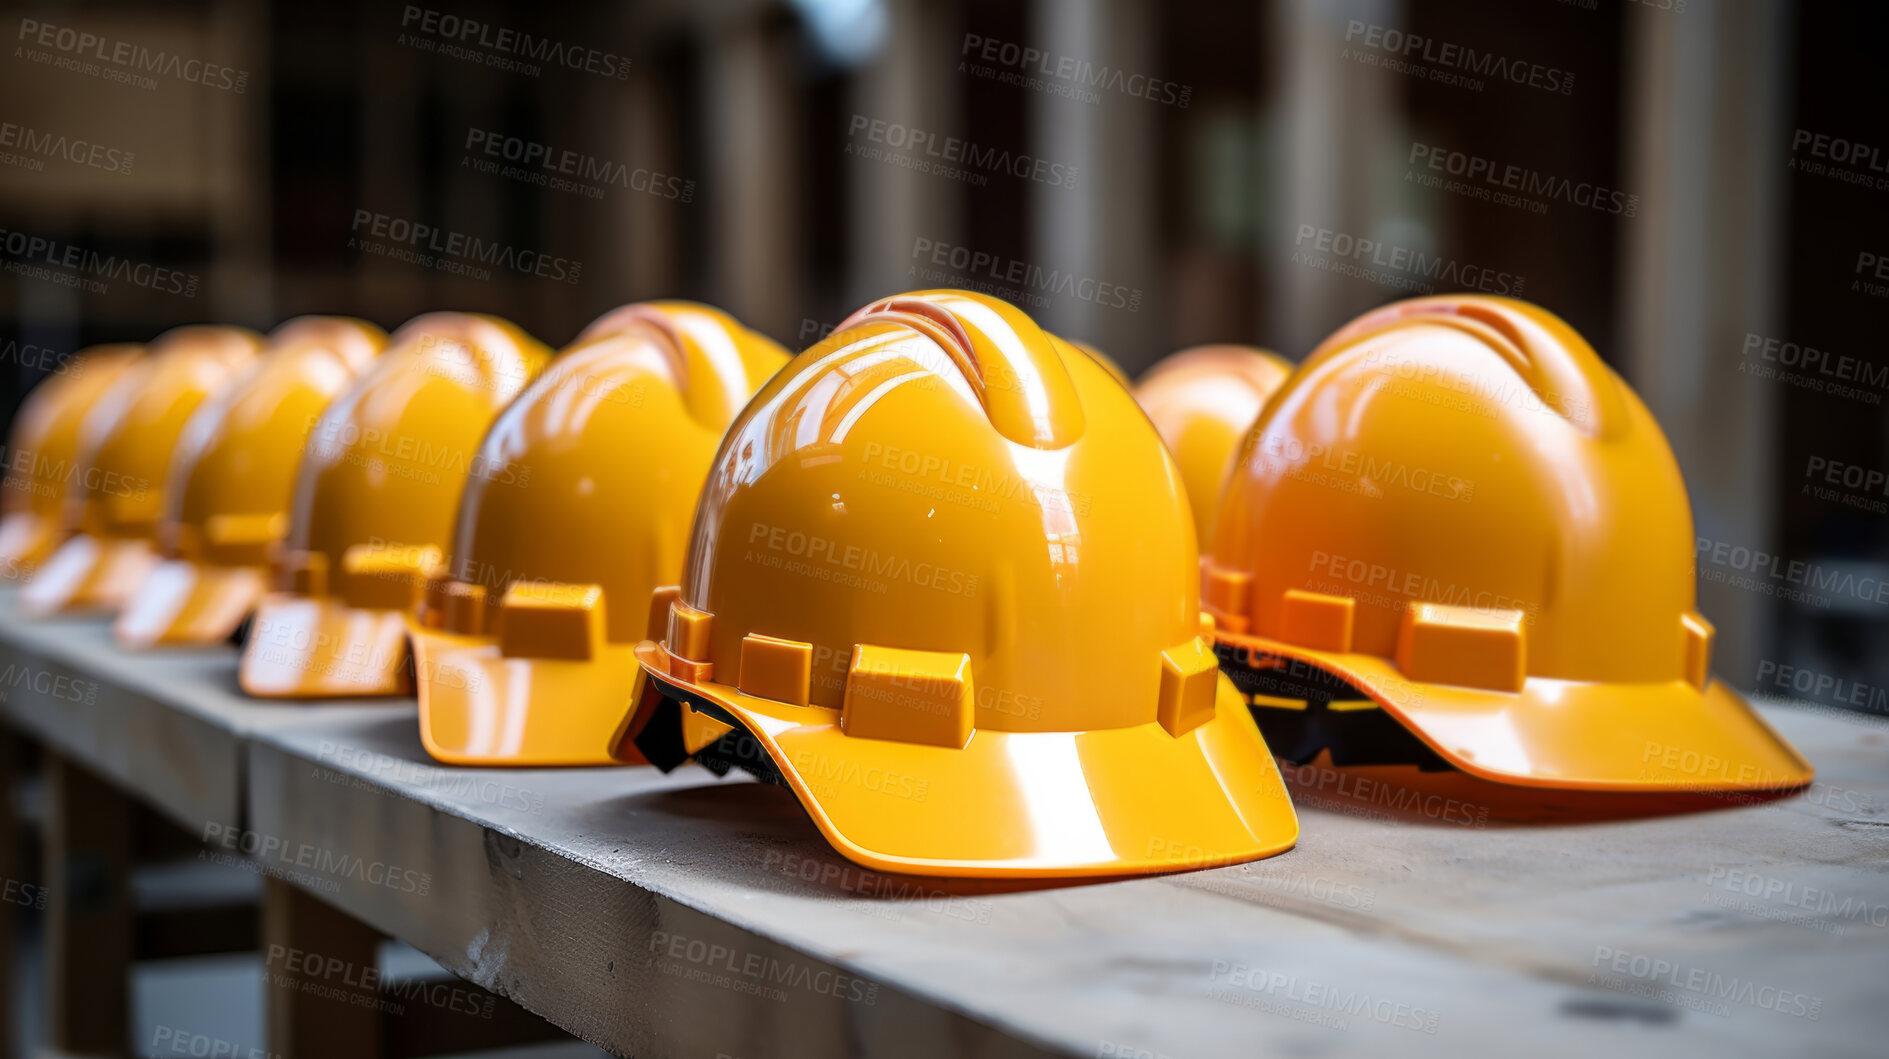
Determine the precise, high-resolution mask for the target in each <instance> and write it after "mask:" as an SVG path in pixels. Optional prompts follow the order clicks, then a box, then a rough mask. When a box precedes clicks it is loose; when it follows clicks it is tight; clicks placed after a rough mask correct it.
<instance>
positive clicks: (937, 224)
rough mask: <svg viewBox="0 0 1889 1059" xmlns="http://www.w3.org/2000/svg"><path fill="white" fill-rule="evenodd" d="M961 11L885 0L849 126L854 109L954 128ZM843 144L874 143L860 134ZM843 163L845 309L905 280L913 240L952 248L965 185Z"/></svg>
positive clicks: (927, 0)
mask: <svg viewBox="0 0 1889 1059" xmlns="http://www.w3.org/2000/svg"><path fill="white" fill-rule="evenodd" d="M957 17H958V11H957V4H956V3H954V2H951V0H888V2H887V5H886V23H887V25H886V40H885V47H884V48H883V49H882V50H881V51H880V53H879V56H878V58H877V59H875V60H874V61H873V63H872V65H871V66H870V67H868V68H866V69H864V70H862V71H860V75H859V76H858V77H855V78H854V79H853V97H852V111H851V113H849V114H848V115H847V116H846V120H847V122H848V128H849V129H850V128H851V122H852V119H853V116H854V115H858V116H861V117H864V118H866V119H867V120H868V121H870V120H873V119H879V120H883V121H889V122H898V123H900V124H904V125H907V126H909V127H911V128H914V129H924V130H925V131H927V132H934V133H938V134H941V135H944V134H958V133H959V132H960V130H961V129H962V126H961V125H960V121H961V117H960V113H959V111H960V108H959V106H958V100H959V97H960V92H959V91H958V89H959V88H960V87H961V86H959V85H958V84H957V81H956V75H952V74H951V73H950V71H951V70H952V69H954V68H955V67H956V66H957V45H958V41H959V39H960V38H959V36H958V28H959V27H958V24H957ZM963 135H966V136H967V137H973V136H974V134H972V133H968V132H965V133H963ZM847 142H849V143H856V144H859V145H860V146H870V144H868V143H867V142H866V141H864V140H862V139H849V140H848V141H847ZM848 161H850V162H852V163H853V164H852V165H850V166H848V167H847V169H846V173H847V180H848V183H849V188H850V192H851V193H850V195H849V196H848V198H849V201H850V203H851V210H852V213H851V223H850V224H849V225H848V228H849V236H850V239H851V243H852V245H851V247H850V248H849V252H848V254H847V259H848V261H849V262H850V263H851V264H850V268H851V274H850V275H848V276H847V277H846V290H847V294H846V300H845V304H846V310H845V311H848V312H850V311H851V310H852V309H853V308H856V307H858V306H860V305H864V304H865V303H867V302H869V301H871V300H872V299H874V298H883V297H885V296H886V295H888V294H897V293H898V292H899V291H901V290H904V289H906V288H908V287H910V286H911V284H910V283H908V282H906V281H905V279H904V276H905V274H906V271H907V270H908V269H909V268H910V267H911V266H912V265H913V263H914V262H913V259H912V247H913V242H914V240H916V239H918V238H920V237H923V238H926V239H932V240H935V241H937V242H941V243H952V244H954V245H955V244H956V243H958V242H959V238H960V233H961V231H962V223H961V215H960V212H959V210H958V206H959V202H960V194H961V192H960V191H959V188H960V186H961V185H958V184H955V183H953V182H951V181H948V180H944V179H941V178H939V177H935V176H931V175H929V174H924V173H917V172H913V171H912V170H909V169H901V168H898V167H896V166H890V165H884V164H882V163H879V162H874V161H865V160H860V159H848ZM825 322H826V323H828V324H837V323H838V322H839V321H837V320H827V321H825Z"/></svg>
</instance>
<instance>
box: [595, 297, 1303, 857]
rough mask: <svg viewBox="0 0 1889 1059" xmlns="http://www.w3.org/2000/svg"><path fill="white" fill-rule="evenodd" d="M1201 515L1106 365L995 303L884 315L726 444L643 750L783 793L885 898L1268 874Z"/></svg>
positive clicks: (640, 708) (650, 705)
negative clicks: (1209, 630)
mask: <svg viewBox="0 0 1889 1059" xmlns="http://www.w3.org/2000/svg"><path fill="white" fill-rule="evenodd" d="M1186 512H1187V501H1186V499H1185V498H1184V497H1183V496H1182V495H1181V484H1180V475H1179V472H1178V471H1177V470H1176V468H1175V466H1174V461H1173V460H1172V459H1171V458H1170V457H1169V456H1168V454H1167V450H1166V449H1165V448H1163V447H1162V445H1161V440H1160V438H1159V437H1158V436H1156V434H1155V432H1154V430H1153V428H1152V427H1150V426H1149V425H1148V420H1147V417H1145V416H1144V415H1142V414H1141V411H1140V410H1139V409H1138V408H1136V407H1135V404H1134V400H1133V398H1132V397H1130V396H1129V393H1128V391H1127V390H1126V389H1124V388H1123V387H1122V386H1121V385H1120V384H1119V383H1118V382H1116V381H1115V380H1114V379H1113V378H1111V377H1110V376H1109V374H1108V373H1107V371H1106V369H1104V368H1103V367H1102V366H1101V365H1100V364H1099V363H1097V362H1096V361H1095V360H1093V359H1092V358H1090V357H1088V356H1085V355H1083V354H1082V353H1080V352H1078V351H1077V350H1075V349H1074V348H1072V347H1071V346H1069V345H1068V344H1067V343H1065V342H1063V341H1062V340H1061V339H1058V338H1056V337H1055V336H1053V335H1050V334H1047V333H1045V332H1043V331H1041V330H1039V329H1038V328H1037V326H1036V325H1035V324H1034V323H1032V322H1031V320H1030V319H1029V317H1027V316H1025V315H1024V314H1023V313H1022V312H1020V311H1019V310H1017V309H1016V308H1014V307H1012V306H1010V305H1008V304H1006V303H1004V302H1001V301H998V300H996V299H994V298H989V297H985V296H983V295H979V294H972V293H967V292H963V291H923V292H919V293H916V294H908V295H904V296H901V297H896V298H891V299H887V300H885V301H881V302H877V303H875V304H873V305H870V306H868V307H867V308H865V309H863V310H861V311H860V312H858V313H856V314H854V315H853V316H852V317H851V318H850V319H848V320H847V321H846V323H845V324H844V325H843V326H842V327H841V328H840V329H839V330H838V331H836V332H835V333H834V334H832V335H830V336H828V337H827V338H826V339H825V340H824V341H822V342H820V343H819V344H818V345H816V346H814V347H812V348H811V349H809V350H807V351H806V352H804V353H802V354H800V356H799V357H798V358H796V359H795V360H794V361H793V363H792V364H791V365H789V366H788V367H787V368H786V369H783V370H782V372H781V373H780V374H778V375H776V376H775V377H774V378H773V380H772V381H770V382H769V383H768V384H767V385H766V386H765V387H763V388H762V390H761V392H760V394H759V395H758V396H756V397H755V399H754V400H753V401H752V402H750V403H749V405H748V407H747V408H746V409H744V410H743V411H742V413H741V415H740V416H739V417H738V418H737V419H736V420H735V423H734V425H733V426H732V427H731V428H730V429H729V433H728V435H727V437H726V438H724V439H723V442H722V445H721V449H720V451H719V453H718V454H717V456H716V461H715V465H714V468H713V469H712V470H711V472H710V475H709V479H708V484H707V486H706V488H705V489H704V490H703V496H702V503H701V506H700V508H699V509H698V510H697V514H696V519H695V524H694V530H693V535H692V539H691V542H690V548H689V558H688V563H687V566H686V568H685V571H684V574H683V581H682V586H681V589H680V593H679V595H669V596H665V595H659V596H658V597H657V601H656V602H657V603H658V604H659V605H660V604H663V603H667V610H668V619H667V627H666V631H665V634H664V637H663V640H662V642H661V643H657V642H654V641H647V642H645V643H643V644H641V645H639V646H638V648H637V653H638V657H639V659H641V661H642V663H643V667H644V676H645V683H644V686H643V687H642V688H641V689H639V695H638V701H637V708H636V710H635V713H634V715H633V716H632V717H631V718H629V719H628V720H627V722H626V724H625V733H626V735H627V736H628V737H630V738H634V739H635V740H636V744H637V746H638V747H640V748H641V749H642V750H643V751H644V752H645V753H646V754H647V756H648V758H649V760H651V761H652V762H655V763H657V764H658V765H660V766H663V767H666V768H667V767H673V766H674V765H675V764H677V763H678V762H679V761H680V760H681V759H682V757H683V756H684V755H685V754H687V753H688V752H689V751H691V750H696V751H698V752H697V754H696V757H697V759H698V760H700V761H702V762H703V763H704V764H707V765H709V766H710V767H713V768H719V769H721V770H723V771H725V770H726V768H727V767H728V766H729V765H730V764H739V765H741V766H742V767H744V768H747V769H749V770H750V771H753V772H755V773H756V774H757V775H760V776H761V777H763V778H767V779H772V780H774V781H776V782H779V783H782V784H784V785H786V786H788V787H789V788H790V789H792V791H793V792H794V794H795V795H796V796H797V797H798V798H799V799H800V801H801V803H802V804H803V805H804V806H805V807H806V809H807V812H808V813H809V814H810V815H811V816H812V818H813V821H814V823H815V824H816V825H817V826H818V827H819V829H820V831H821V832H822V833H823V834H824V835H825V836H826V838H827V839H828V840H829V841H831V842H832V843H833V845H834V846H835V847H837V848H838V849H839V850H840V851H841V852H842V853H843V854H845V855H846V856H847V857H849V858H851V859H853V860H855V861H857V862H859V863H861V864H864V865H867V866H869V867H872V868H877V869H882V870H888V871H903V872H918V873H925V874H935V875H967V876H1011V877H1015V876H1069V875H1117V874H1134V873H1145V872H1156V871H1170V870H1176V869H1181V868H1189V867H1200V866H1205V865H1210V864H1229V863H1235V862H1239V861H1246V860H1253V859H1256V858H1259V857H1264V856H1268V855H1270V854H1274V853H1278V852H1281V851H1283V850H1285V849H1287V848H1289V847H1290V846H1291V845H1292V843H1293V842H1294V841H1295V839H1296V838H1297V834H1298V822H1297V819H1296V818H1295V817H1294V815H1293V812H1292V806H1291V803H1290V802H1289V801H1288V799H1287V797H1286V795H1285V790H1284V785H1283V783H1282V781H1281V779H1280V777H1279V773H1278V770H1277V766H1276V765H1275V764H1274V762H1273V760H1272V757H1271V755H1270V754H1269V753H1268V752H1267V750H1266V746H1265V744H1264V743H1263V742H1262V741H1261V740H1260V738H1259V735H1258V733H1257V732H1256V731H1255V729H1254V727H1253V725H1252V723H1251V721H1250V720H1248V717H1247V712H1246V708H1245V703H1244V702H1243V701H1242V700H1241V699H1240V697H1239V695H1238V693H1237V692H1235V691H1234V689H1233V687H1232V685H1231V684H1230V683H1228V682H1227V681H1226V680H1225V679H1224V678H1223V677H1221V676H1220V674H1219V673H1218V672H1217V670H1216V667H1215V664H1214V658H1213V655H1212V652H1211V651H1210V649H1209V644H1208V641H1207V640H1206V639H1204V638H1202V637H1201V636H1200V633H1201V631H1202V624H1201V615H1200V610H1199V605H1198V603H1199V600H1198V587H1197V580H1196V579H1197V578H1198V576H1199V567H1198V563H1197V560H1196V553H1195V546H1194V540H1193V535H1192V533H1191V531H1190V529H1189V524H1188V518H1187V514H1186ZM699 719H706V722H707V723H706V724H704V723H703V720H699ZM723 725H726V726H732V727H733V728H734V729H737V730H735V731H730V732H729V733H728V734H727V735H725V736H723V737H722V738H720V739H719V740H715V741H714V742H712V743H708V744H706V745H704V743H703V740H704V739H705V738H708V737H710V736H712V735H713V734H715V733H716V731H718V730H719V728H720V726H723Z"/></svg>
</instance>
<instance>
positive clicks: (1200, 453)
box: [1135, 346, 1292, 551]
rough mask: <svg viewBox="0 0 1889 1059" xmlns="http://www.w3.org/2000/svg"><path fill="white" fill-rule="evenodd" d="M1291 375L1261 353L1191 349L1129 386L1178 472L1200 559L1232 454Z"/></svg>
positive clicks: (1282, 363)
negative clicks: (1132, 387) (1166, 448)
mask: <svg viewBox="0 0 1889 1059" xmlns="http://www.w3.org/2000/svg"><path fill="white" fill-rule="evenodd" d="M1291 374H1292V362H1291V361H1289V360H1287V359H1285V358H1284V357H1281V356H1279V355H1278V354H1276V353H1269V352H1267V351H1266V350H1263V349H1254V348H1253V347H1251V346H1194V347H1193V348H1191V349H1183V350H1181V351H1180V352H1179V353H1176V354H1174V355H1173V356H1171V357H1168V358H1166V359H1165V360H1162V361H1161V362H1160V363H1159V364H1156V365H1155V366H1154V367H1152V368H1149V369H1148V373H1147V374H1146V375H1143V376H1142V377H1141V381H1140V382H1139V383H1137V384H1136V385H1135V401H1136V402H1137V403H1139V404H1140V405H1141V409H1142V411H1144V412H1147V413H1148V418H1149V419H1151V420H1153V421H1154V429H1155V430H1156V431H1158V432H1160V434H1161V440H1162V441H1164V442H1166V443H1167V447H1168V451H1169V452H1171V453H1173V454H1174V462H1176V463H1178V464H1180V467H1181V480H1182V481H1183V482H1185V483H1187V503H1188V506H1189V507H1191V508H1192V509H1193V512H1194V534H1195V539H1196V540H1198V541H1199V542H1200V547H1201V550H1202V551H1205V550H1206V549H1207V547H1208V545H1209V541H1210V540H1211V538H1210V537H1209V534H1211V533H1212V532H1213V517H1214V512H1215V511H1216V510H1217V509H1218V506H1219V503H1220V486H1221V484H1222V483H1223V482H1225V481H1226V475H1227V469H1228V467H1227V465H1228V464H1229V463H1230V462H1231V461H1232V459H1233V452H1234V450H1235V449H1237V448H1239V445H1240V439H1241V438H1243V437H1245V436H1246V428H1247V427H1250V426H1252V425H1253V420H1255V419H1257V418H1259V410H1260V408H1262V407H1263V406H1264V405H1265V404H1266V398H1268V397H1271V396H1272V395H1273V393H1274V391H1276V390H1278V389H1279V386H1280V384H1281V383H1284V382H1285V381H1286V376H1288V375H1291Z"/></svg>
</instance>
